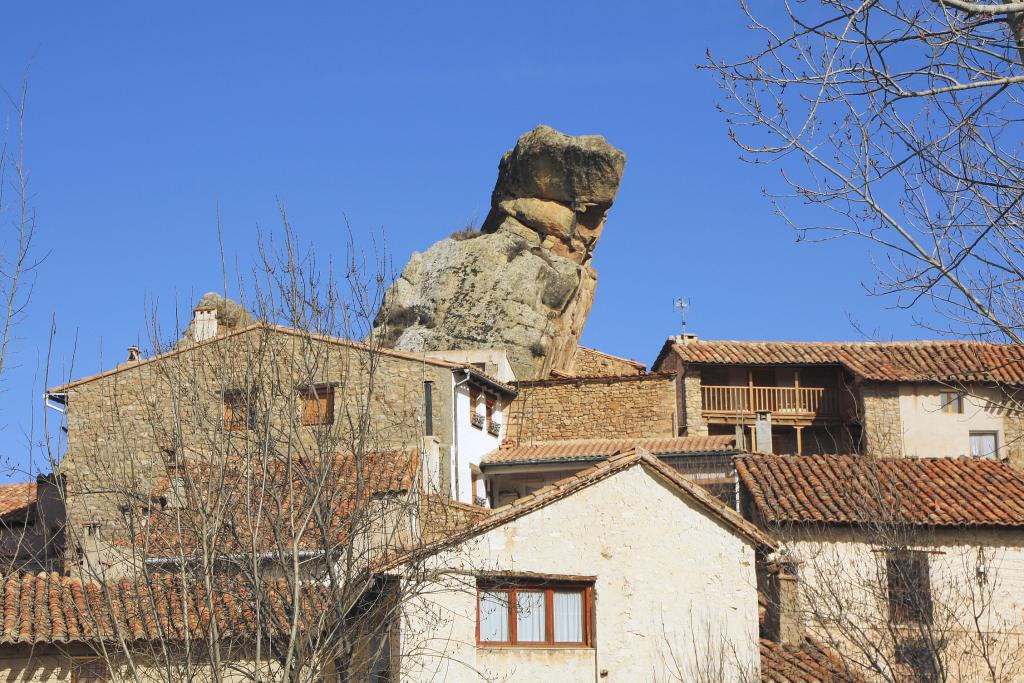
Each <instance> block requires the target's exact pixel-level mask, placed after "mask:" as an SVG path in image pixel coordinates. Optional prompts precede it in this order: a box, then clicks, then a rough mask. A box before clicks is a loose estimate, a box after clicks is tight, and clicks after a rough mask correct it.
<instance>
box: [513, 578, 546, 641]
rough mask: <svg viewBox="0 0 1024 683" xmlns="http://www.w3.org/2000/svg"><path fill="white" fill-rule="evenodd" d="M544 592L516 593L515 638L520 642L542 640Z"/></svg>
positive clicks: (544, 620)
mask: <svg viewBox="0 0 1024 683" xmlns="http://www.w3.org/2000/svg"><path fill="white" fill-rule="evenodd" d="M545 622H546V619H545V614H544V593H537V592H533V591H519V592H518V593H516V640H518V641H519V642H520V643H541V642H544V624H545Z"/></svg>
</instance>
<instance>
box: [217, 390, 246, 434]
mask: <svg viewBox="0 0 1024 683" xmlns="http://www.w3.org/2000/svg"><path fill="white" fill-rule="evenodd" d="M222 403H223V405H224V431H227V432H244V431H246V430H248V429H252V426H253V410H252V407H253V406H252V396H251V395H249V393H248V392H246V391H245V390H244V389H227V390H225V391H224V395H223V400H222ZM236 412H239V413H241V414H242V416H243V417H242V418H241V419H239V418H238V416H237V415H236Z"/></svg>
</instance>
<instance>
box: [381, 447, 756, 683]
mask: <svg viewBox="0 0 1024 683" xmlns="http://www.w3.org/2000/svg"><path fill="white" fill-rule="evenodd" d="M430 564H431V566H432V567H433V568H435V569H438V568H443V569H445V570H448V569H450V570H453V571H454V572H461V573H456V574H452V575H450V577H449V578H448V579H447V580H444V581H442V580H441V579H438V580H437V582H436V583H430V584H428V585H425V586H424V585H417V586H415V587H413V588H412V592H413V593H415V594H417V595H420V596H421V597H418V598H416V599H414V600H412V601H410V603H408V605H407V614H406V617H405V619H403V623H402V637H401V640H402V653H403V657H402V668H403V670H402V675H403V678H402V680H410V681H427V680H445V681H449V682H452V683H458V682H460V681H480V680H516V681H519V680H522V681H565V682H573V681H587V682H589V683H593V682H594V681H604V682H608V683H611V682H616V681H623V682H625V681H629V682H633V681H647V680H657V677H658V674H659V673H660V672H664V670H665V667H666V662H667V661H670V660H671V658H672V657H673V656H674V657H676V658H677V659H678V660H679V662H680V665H681V667H682V668H683V669H684V671H685V670H686V669H687V667H690V666H691V665H692V664H693V662H694V653H695V652H698V653H707V652H709V651H710V650H713V651H714V652H718V649H719V647H720V646H724V651H726V652H729V653H730V654H729V655H728V656H726V657H725V658H724V660H725V661H723V665H724V666H725V667H726V671H725V674H724V678H723V680H745V679H743V677H742V676H741V675H740V669H744V670H745V672H746V673H750V674H751V675H753V676H754V678H753V679H752V680H757V676H756V675H757V666H758V647H757V643H758V641H757V638H758V612H757V593H756V586H755V568H754V549H753V547H752V545H751V544H750V543H749V542H747V541H746V540H743V539H742V538H740V537H738V536H737V535H736V534H735V533H734V532H733V530H732V529H730V528H727V527H725V526H723V525H722V524H720V523H719V522H717V521H715V520H714V519H713V518H711V517H709V516H708V515H707V514H706V512H705V510H704V508H702V507H699V506H698V505H696V504H695V503H692V502H691V501H689V500H688V499H686V498H684V497H682V496H681V495H680V494H679V493H678V492H677V491H676V490H674V489H672V488H670V487H669V486H667V485H666V484H664V483H663V482H662V480H660V479H658V478H656V477H655V476H654V475H652V474H650V473H648V471H647V470H645V469H643V468H642V466H639V465H638V466H634V467H632V468H630V469H628V470H624V471H622V472H619V473H617V474H615V475H613V476H611V477H609V478H608V479H605V480H603V481H600V482H598V483H596V484H594V485H592V486H590V487H588V488H585V489H583V490H580V491H578V492H576V493H575V494H573V495H570V496H568V497H566V498H564V499H562V500H560V501H557V502H554V503H552V504H550V505H548V506H547V507H544V508H541V509H540V510H537V511H535V512H533V513H530V514H528V515H526V516H524V517H521V518H519V519H517V520H514V521H512V522H509V523H508V524H506V525H504V526H502V527H499V528H497V529H493V530H491V531H489V532H487V533H485V534H482V535H480V536H478V537H476V538H475V539H472V540H471V541H467V542H466V543H464V544H463V545H461V546H459V547H457V548H455V549H453V550H451V551H448V552H445V553H443V554H441V555H438V556H435V557H434V558H433V559H432V560H431V562H430ZM480 571H505V572H510V573H523V572H536V573H542V574H549V575H561V576H566V575H574V576H594V577H596V581H595V588H594V599H595V647H593V648H558V649H544V648H529V649H525V648H514V647H512V648H508V647H506V648H499V647H478V646H477V645H476V613H477V606H476V592H475V585H476V580H475V574H476V573H478V572H480ZM732 653H735V654H732ZM715 656H716V655H711V657H710V658H712V659H713V658H714V657H715ZM701 659H702V660H707V659H709V657H708V656H701ZM705 663H706V662H705ZM691 673H692V672H691ZM687 675H689V674H687ZM687 680H693V678H687Z"/></svg>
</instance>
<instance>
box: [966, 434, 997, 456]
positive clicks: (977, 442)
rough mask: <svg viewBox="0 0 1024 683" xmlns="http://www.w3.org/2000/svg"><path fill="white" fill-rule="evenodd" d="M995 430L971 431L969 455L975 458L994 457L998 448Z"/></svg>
mask: <svg viewBox="0 0 1024 683" xmlns="http://www.w3.org/2000/svg"><path fill="white" fill-rule="evenodd" d="M996 436H997V435H996V433H995V432H971V455H973V456H974V457H976V458H994V457H996V453H997V451H998V448H999V443H998V439H997V438H996Z"/></svg>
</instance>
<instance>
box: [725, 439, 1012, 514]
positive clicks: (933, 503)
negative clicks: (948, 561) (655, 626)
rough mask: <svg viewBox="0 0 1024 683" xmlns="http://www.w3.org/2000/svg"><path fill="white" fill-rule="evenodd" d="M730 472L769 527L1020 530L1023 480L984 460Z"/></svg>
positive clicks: (876, 461) (797, 464)
mask: <svg viewBox="0 0 1024 683" xmlns="http://www.w3.org/2000/svg"><path fill="white" fill-rule="evenodd" d="M736 470H737V473H738V474H739V478H740V482H741V483H742V485H743V487H744V490H745V491H747V492H748V493H749V494H750V498H751V500H752V501H753V503H754V504H755V505H756V506H757V510H758V512H759V513H760V515H761V517H762V518H763V519H764V520H765V521H766V522H769V523H784V522H792V523H814V522H818V523H828V524H862V523H865V522H880V521H881V522H897V523H901V524H912V525H919V526H1012V527H1022V526H1024V474H1021V473H1019V472H1017V471H1016V470H1014V469H1013V468H1011V467H1010V466H1009V465H1006V464H1004V463H1002V462H999V461H996V460H990V459H987V458H970V457H963V458H897V459H880V458H871V457H866V456H851V455H815V456H787V455H749V456H745V457H742V458H737V459H736Z"/></svg>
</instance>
